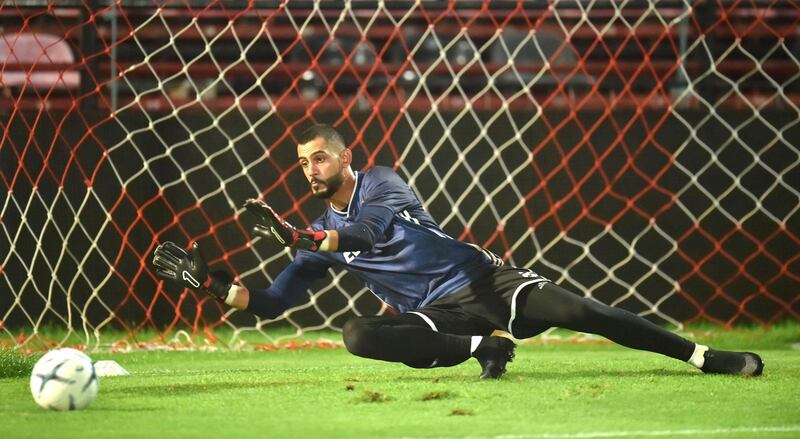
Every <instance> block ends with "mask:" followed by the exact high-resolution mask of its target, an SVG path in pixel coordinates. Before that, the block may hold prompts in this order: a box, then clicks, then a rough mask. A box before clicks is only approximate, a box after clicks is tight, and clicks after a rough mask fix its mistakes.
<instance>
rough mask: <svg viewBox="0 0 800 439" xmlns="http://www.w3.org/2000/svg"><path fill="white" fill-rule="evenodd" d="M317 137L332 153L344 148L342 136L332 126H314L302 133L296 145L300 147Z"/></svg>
mask: <svg viewBox="0 0 800 439" xmlns="http://www.w3.org/2000/svg"><path fill="white" fill-rule="evenodd" d="M319 137H321V138H323V139H325V145H326V146H327V147H328V148H329V149H330V150H332V151H333V152H339V151H341V150H343V149H344V148H345V144H344V138H343V137H342V135H341V134H339V132H338V131H336V130H335V129H334V128H333V127H332V126H330V125H325V124H319V125H314V126H312V127H310V128H308V129H306V130H305V131H303V132H302V133H301V134H300V136H299V137H298V138H297V143H298V144H300V145H302V144H304V143H308V142H310V141H312V140H314V139H316V138H319Z"/></svg>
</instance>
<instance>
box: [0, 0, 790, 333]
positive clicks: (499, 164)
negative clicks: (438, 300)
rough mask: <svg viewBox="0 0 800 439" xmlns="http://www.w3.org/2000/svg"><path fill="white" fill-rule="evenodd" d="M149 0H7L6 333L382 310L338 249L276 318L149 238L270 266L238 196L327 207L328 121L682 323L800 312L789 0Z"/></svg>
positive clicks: (1, 65)
mask: <svg viewBox="0 0 800 439" xmlns="http://www.w3.org/2000/svg"><path fill="white" fill-rule="evenodd" d="M108 3H110V4H108ZM155 3H156V2H148V1H143V0H130V1H127V0H118V1H115V2H98V1H89V0H84V1H72V0H66V1H62V2H58V6H53V5H48V2H40V1H34V0H30V1H17V2H10V3H9V2H5V3H2V4H1V5H0V20H1V21H0V23H1V27H0V90H2V94H0V136H2V137H0V186H1V187H0V191H1V192H2V197H1V198H0V200H2V201H0V244H1V245H0V334H2V335H0V337H2V338H3V339H4V340H7V341H8V342H7V343H11V344H14V345H26V344H30V343H33V341H35V340H43V339H44V340H50V341H53V340H54V341H55V342H60V341H63V340H66V339H67V337H71V336H77V337H78V338H80V339H81V340H83V343H85V344H87V345H90V346H98V345H103V346H106V345H110V344H114V343H116V344H117V345H120V344H126V343H136V342H142V341H156V342H160V343H167V344H169V343H177V341H176V336H177V335H180V334H188V335H189V336H190V337H192V336H198V335H199V336H200V337H201V338H206V339H208V340H209V341H222V342H224V343H227V344H228V345H230V346H238V345H240V344H241V343H243V342H244V340H253V339H256V340H265V341H267V342H270V341H274V340H275V339H276V337H278V335H277V334H284V335H285V334H287V331H286V330H285V329H283V328H290V330H289V333H294V332H303V331H308V330H315V329H323V328H324V329H339V328H341V326H342V324H343V323H344V321H346V320H347V319H348V318H349V317H351V316H353V315H363V314H374V313H383V312H386V311H387V310H386V307H385V306H384V305H383V304H382V303H380V302H379V301H378V300H377V299H376V298H375V297H373V296H372V295H371V293H370V292H369V291H368V290H366V289H365V288H364V287H363V285H361V284H359V283H358V282H357V281H356V280H355V279H353V278H352V277H350V276H348V275H347V274H345V273H344V272H341V271H335V270H334V271H332V272H331V276H330V277H329V278H328V279H327V280H326V281H325V282H324V283H322V284H320V285H317V286H315V289H314V290H312V291H309V292H308V300H307V301H304V302H303V303H302V304H301V305H299V306H297V307H296V308H293V309H291V310H289V311H287V312H285V313H284V314H283V315H282V316H280V317H279V318H278V319H276V320H274V321H264V320H258V319H256V318H254V317H252V316H249V315H247V314H246V313H242V312H235V311H233V310H230V309H228V308H227V307H225V306H222V305H220V304H218V303H217V302H215V301H213V300H211V299H209V298H208V297H204V296H200V295H196V294H194V293H192V292H190V291H182V290H180V289H179V288H176V287H174V286H172V285H167V284H164V283H162V282H160V281H158V280H157V279H156V278H155V277H154V275H153V271H152V266H151V265H150V260H151V258H152V252H153V249H154V248H155V246H156V245H157V243H159V242H163V241H167V240H171V241H174V242H177V243H179V244H182V245H187V246H188V244H189V243H190V242H192V241H198V242H200V244H201V245H202V246H203V247H204V249H205V253H206V256H207V257H208V258H209V260H210V264H211V266H212V269H222V270H226V271H228V272H230V273H232V274H233V275H234V276H235V277H236V279H237V280H238V281H239V282H241V283H243V284H244V285H249V286H254V287H263V286H265V285H268V284H269V282H271V281H272V280H273V279H274V278H275V277H276V275H277V274H278V273H279V272H280V270H281V269H282V267H283V266H285V265H286V264H287V263H288V262H289V261H290V260H291V258H292V253H291V252H289V251H286V250H284V249H282V248H277V247H276V246H274V245H271V244H269V243H266V242H260V241H256V242H252V241H251V236H250V234H249V232H248V228H249V227H250V226H252V223H250V222H248V221H249V218H247V216H246V215H240V214H241V213H242V212H243V209H242V207H241V205H242V202H243V201H244V200H245V199H247V198H251V197H256V196H259V195H261V196H263V197H265V198H266V199H267V200H268V201H269V202H270V204H271V205H273V206H274V207H275V208H276V210H277V211H278V212H279V213H280V214H282V215H284V216H285V217H286V218H287V219H289V221H291V222H292V223H294V224H301V225H305V224H308V223H310V221H311V220H312V219H313V218H315V217H316V215H318V214H319V213H320V212H321V211H322V208H323V205H322V202H321V201H318V200H316V199H313V198H311V197H309V193H308V187H307V183H306V181H305V179H304V178H303V176H302V173H301V172H300V171H299V170H298V169H296V168H297V163H296V158H295V154H296V152H295V146H296V144H295V140H294V139H295V135H296V133H297V132H298V131H299V130H300V129H302V128H305V127H306V126H308V125H310V124H312V123H329V124H332V125H335V126H336V127H337V128H339V129H340V130H341V131H342V133H343V134H344V136H345V138H346V139H347V141H348V142H349V146H350V147H351V148H352V151H353V153H354V156H355V160H354V163H355V165H356V167H357V168H362V169H363V168H368V167H370V166H373V165H376V164H380V165H388V166H392V167H394V168H395V169H396V170H397V171H398V172H399V174H400V175H401V176H402V177H403V178H405V179H406V180H407V181H408V182H409V183H410V184H411V186H412V187H413V188H414V190H415V191H416V192H417V194H418V195H419V197H420V199H421V200H422V202H423V204H424V205H425V207H426V208H427V209H428V210H429V212H430V213H431V214H432V216H433V217H434V218H435V219H436V220H437V221H438V222H439V223H440V224H441V225H442V227H443V228H444V230H445V231H446V232H447V233H449V234H450V235H451V236H453V237H456V238H458V239H462V240H466V241H470V242H474V243H477V244H480V245H483V246H485V247H487V248H489V249H491V250H493V251H494V252H495V253H498V254H500V255H502V256H503V257H504V259H506V261H507V262H509V263H511V264H515V265H518V266H525V267H531V268H533V269H534V270H536V271H537V272H540V273H541V274H543V275H546V276H548V277H549V278H551V279H553V280H554V281H557V282H559V283H561V284H563V285H565V286H566V287H568V288H570V289H572V290H573V291H575V292H578V293H580V294H584V295H587V296H591V297H593V298H595V299H597V300H599V301H602V302H605V303H608V304H611V305H613V306H617V307H622V308H625V309H628V310H631V311H633V312H635V313H638V314H640V315H643V316H645V317H647V318H648V319H652V320H653V321H655V322H657V323H659V324H667V325H671V326H673V327H677V328H680V327H682V325H683V324H685V323H687V322H698V321H709V322H713V323H716V324H720V325H724V326H731V325H734V324H738V323H756V324H762V325H770V324H772V323H774V322H776V321H778V320H781V319H797V318H798V317H799V316H800V300H799V299H798V297H799V296H798V293H797V292H798V291H800V259H799V258H800V236H799V235H800V227H799V225H800V213H798V209H800V207H798V206H800V200H798V198H799V197H800V184H798V182H800V166H798V165H799V164H800V152H798V139H800V122H798V121H800V109H798V105H800V61H799V60H798V58H799V57H800V37H799V36H798V33H797V29H798V28H800V6H798V5H797V3H796V2H791V1H722V0H718V1H696V2H690V1H663V2H622V3H620V2H611V1H601V0H596V1H589V2H552V3H545V2H522V1H519V2H488V1H487V2H477V1H474V2H473V1H470V2H459V3H458V4H457V5H456V4H455V3H449V2H443V1H442V2H439V1H433V2H427V1H426V2H393V1H383V2H355V3H350V2H330V3H325V2H322V3H319V2H310V1H297V2H294V1H293V2H271V1H263V2H261V1H250V2H244V1H241V2H240V1H225V2H220V1H212V2H198V1H193V0H183V1H170V2H163V4H160V3H159V4H155ZM53 333H56V334H59V335H57V336H52V335H51V334H53ZM65 334H66V335H65ZM221 335H222V337H221ZM193 339H194V338H193Z"/></svg>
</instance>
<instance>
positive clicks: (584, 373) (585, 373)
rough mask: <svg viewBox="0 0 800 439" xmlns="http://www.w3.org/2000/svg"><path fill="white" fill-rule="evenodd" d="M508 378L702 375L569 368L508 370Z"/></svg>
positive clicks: (684, 372) (688, 372) (662, 371)
mask: <svg viewBox="0 0 800 439" xmlns="http://www.w3.org/2000/svg"><path fill="white" fill-rule="evenodd" d="M506 376H507V377H508V378H512V379H513V378H515V377H524V378H532V379H536V380H539V381H542V380H558V381H562V380H564V379H571V378H572V379H576V378H645V377H653V378H659V377H691V376H703V374H702V373H700V372H698V371H695V370H690V369H689V370H668V369H649V370H571V371H537V372H514V371H510V372H508V374H507V375H506Z"/></svg>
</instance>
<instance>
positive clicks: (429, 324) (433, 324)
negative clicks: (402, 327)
mask: <svg viewBox="0 0 800 439" xmlns="http://www.w3.org/2000/svg"><path fill="white" fill-rule="evenodd" d="M408 314H416V315H418V316H420V317H422V320H425V323H427V324H428V326H430V327H431V329H433V330H434V331H436V332H439V330H438V329H436V324H435V323H433V320H431V318H430V317H428V316H426V315H425V314H423V313H421V312H417V311H410V312H409V313H408Z"/></svg>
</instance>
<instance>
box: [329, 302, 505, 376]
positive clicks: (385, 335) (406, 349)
mask: <svg viewBox="0 0 800 439" xmlns="http://www.w3.org/2000/svg"><path fill="white" fill-rule="evenodd" d="M342 333H343V334H342V335H343V338H344V344H345V346H346V347H347V350H348V351H350V353H352V354H354V355H358V356H359V357H365V358H372V359H375V360H384V361H393V362H400V363H403V364H405V365H407V366H410V367H415V368H430V367H448V366H455V365H457V364H461V363H463V362H464V361H466V360H467V359H469V358H470V357H475V358H477V359H478V361H479V362H480V364H481V366H482V368H483V373H482V374H481V378H499V377H500V376H501V375H502V374H503V373H504V372H505V365H506V363H507V362H508V361H511V359H512V358H513V355H514V343H513V342H511V340H508V339H505V338H502V337H493V336H487V337H474V336H470V335H454V334H445V333H441V332H438V331H434V330H433V329H432V328H431V327H430V323H429V322H427V321H426V320H425V319H423V317H421V316H420V315H418V314H398V315H393V316H377V317H357V318H354V319H351V320H349V321H347V323H345V325H344V328H343V330H342Z"/></svg>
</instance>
